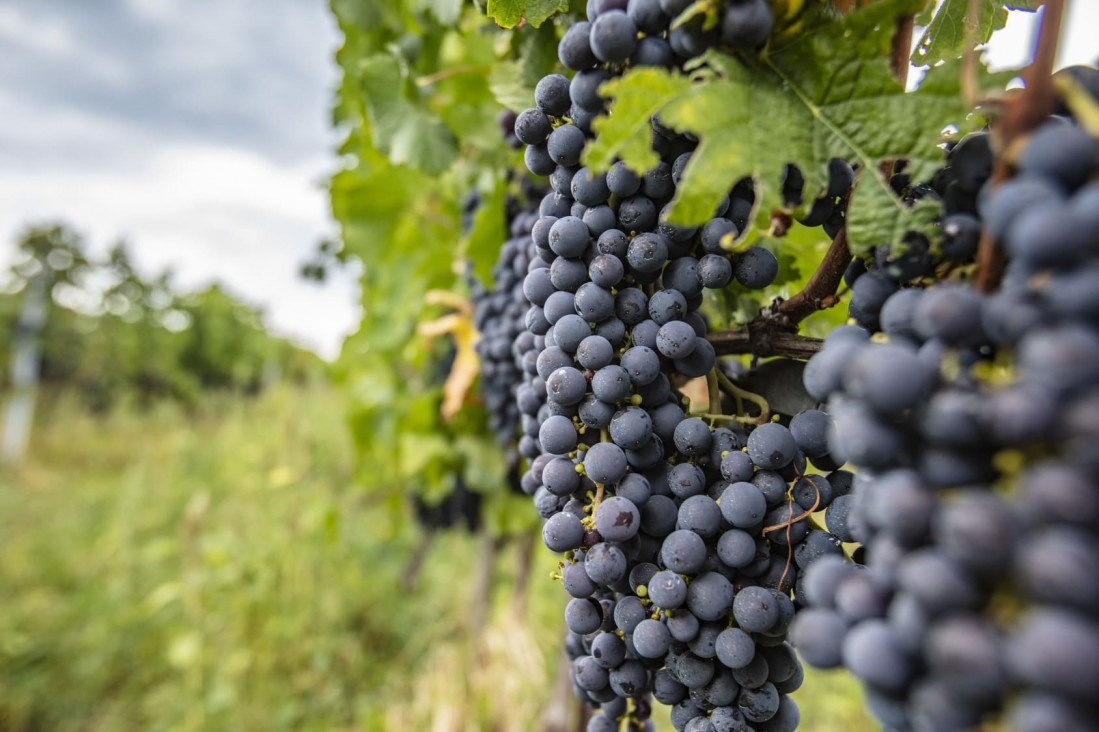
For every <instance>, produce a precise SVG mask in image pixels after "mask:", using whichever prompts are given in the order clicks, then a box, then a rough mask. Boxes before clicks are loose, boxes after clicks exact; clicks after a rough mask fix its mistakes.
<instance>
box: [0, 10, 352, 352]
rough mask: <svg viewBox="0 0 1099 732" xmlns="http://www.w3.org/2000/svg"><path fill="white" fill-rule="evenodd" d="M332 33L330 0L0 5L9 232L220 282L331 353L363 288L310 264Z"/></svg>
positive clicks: (0, 157) (192, 282)
mask: <svg viewBox="0 0 1099 732" xmlns="http://www.w3.org/2000/svg"><path fill="white" fill-rule="evenodd" d="M337 43H338V34H337V31H336V27H335V23H334V21H333V19H332V17H331V15H330V14H329V12H328V8H327V3H325V2H323V0H231V1H226V0H94V1H93V2H89V1H88V0H67V1H66V0H14V1H12V0H6V1H2V2H0V110H2V111H0V115H2V119H3V121H2V123H0V239H2V246H3V247H4V248H5V249H7V250H8V251H10V250H11V248H12V247H13V239H14V236H15V234H16V232H17V231H18V230H19V229H21V228H22V227H23V226H24V225H26V224H27V223H29V222H34V221H41V220H45V219H50V218H56V217H61V218H63V219H65V220H67V221H69V222H70V223H71V224H72V225H74V226H75V227H76V228H77V229H78V230H80V231H82V232H84V233H85V234H86V235H88V237H89V240H90V243H91V245H92V247H93V249H94V250H97V251H102V250H103V249H104V248H105V247H106V246H108V245H109V244H110V243H111V242H113V241H114V240H115V239H117V238H118V237H119V236H125V237H126V238H127V239H129V240H130V241H131V243H132V245H133V249H134V251H135V254H136V259H137V261H138V264H139V266H142V267H143V268H145V269H147V270H148V271H157V270H159V269H160V268H162V267H164V266H168V265H171V266H172V267H174V268H175V269H176V270H177V271H178V272H179V275H180V277H179V279H180V282H181V283H182V284H184V285H186V286H199V285H201V284H204V283H206V282H209V281H211V280H213V279H219V280H222V281H223V282H225V283H227V284H228V286H229V288H230V289H231V290H232V291H234V292H235V293H237V294H238V295H239V296H240V297H242V298H243V299H245V300H246V301H248V302H251V303H254V304H259V305H262V306H263V307H264V309H265V310H266V312H267V315H268V321H269V323H270V324H271V325H272V326H273V327H274V328H275V329H276V330H278V331H279V332H281V333H284V334H288V335H292V336H293V337H294V338H295V339H296V340H299V341H300V342H302V343H303V344H304V345H307V346H309V347H311V348H314V349H316V350H318V351H320V352H321V353H323V354H324V355H326V356H330V357H331V356H334V355H336V353H337V352H338V348H339V344H340V341H341V340H342V337H343V335H344V334H346V333H347V332H349V331H350V330H352V329H353V328H354V327H355V326H356V325H357V322H358V294H357V289H356V285H355V284H354V277H352V276H346V275H345V276H343V277H337V278H336V279H335V280H334V281H333V282H330V283H329V284H326V285H324V286H316V285H312V284H309V283H306V282H304V281H302V280H300V279H299V278H298V276H297V267H298V264H299V263H300V262H301V261H302V260H304V259H306V258H307V257H308V256H309V253H310V252H311V251H312V249H313V247H314V246H315V245H316V242H317V241H318V240H320V239H321V238H322V237H324V236H326V235H331V234H332V233H333V232H334V231H335V227H334V225H333V224H332V223H331V221H330V220H329V217H328V203H327V196H326V193H325V190H324V180H325V177H326V176H327V175H328V174H329V173H330V172H331V171H332V169H333V166H334V164H335V156H334V155H333V153H332V150H333V148H334V146H335V144H336V137H335V135H334V133H333V132H332V131H331V130H330V128H329V124H328V120H329V108H330V106H331V101H332V93H333V88H334V85H335V83H336V81H337V78H338V76H337V68H336V66H335V62H334V60H333V53H334V51H335V48H336V45H337Z"/></svg>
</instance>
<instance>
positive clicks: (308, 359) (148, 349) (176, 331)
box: [0, 225, 324, 408]
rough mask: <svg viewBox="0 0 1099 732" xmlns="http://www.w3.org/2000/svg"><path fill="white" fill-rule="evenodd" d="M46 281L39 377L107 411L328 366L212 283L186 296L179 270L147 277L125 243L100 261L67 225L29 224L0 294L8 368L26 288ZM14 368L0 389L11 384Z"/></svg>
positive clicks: (251, 388) (255, 384) (250, 385)
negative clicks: (132, 401)
mask: <svg viewBox="0 0 1099 732" xmlns="http://www.w3.org/2000/svg"><path fill="white" fill-rule="evenodd" d="M32 277H44V278H45V279H46V288H45V289H46V291H47V292H49V293H50V295H51V300H52V307H51V308H50V311H49V315H48V317H47V319H46V325H45V327H44V329H43V331H42V333H41V334H40V337H39V339H38V340H39V348H40V351H41V353H42V365H41V379H42V381H43V382H45V383H47V384H50V385H67V386H73V387H76V388H78V389H80V390H81V393H82V394H83V395H84V397H85V399H86V400H87V402H88V403H89V404H91V405H92V406H94V407H97V408H107V407H110V406H111V405H113V404H116V403H117V402H118V401H120V400H121V399H123V398H127V399H128V398H136V399H138V400H139V401H141V402H142V403H146V404H148V403H150V402H151V401H152V400H153V399H155V398H157V397H171V398H174V399H179V400H181V401H184V402H189V403H190V402H194V401H196V400H197V399H198V398H199V395H200V394H201V393H202V392H203V391H205V390H210V389H219V390H230V391H240V392H248V393H255V392H257V391H259V390H260V389H262V388H263V387H264V386H266V385H268V384H270V383H273V382H275V381H278V380H280V379H289V380H292V381H298V382H300V381H305V380H308V379H310V378H314V377H316V376H318V375H320V374H321V373H322V372H323V370H324V364H323V363H322V362H321V360H320V359H319V358H318V357H317V356H315V355H314V354H312V353H310V352H308V351H305V350H303V349H301V348H298V347H297V346H295V345H293V344H292V343H290V342H288V341H286V340H284V339H281V338H277V337H275V336H272V335H271V334H270V333H268V332H267V330H266V329H265V327H264V325H263V322H262V319H261V313H260V311H259V310H257V309H255V308H253V307H251V306H248V305H245V304H244V303H242V302H240V301H239V300H237V299H236V298H234V297H233V296H232V295H230V294H229V293H227V292H226V291H225V290H224V289H222V288H221V287H220V286H219V285H217V284H213V285H210V286H208V287H207V288H206V289H203V290H201V291H198V292H191V293H185V292H181V291H180V290H179V288H178V287H177V286H176V285H175V283H174V282H173V279H172V273H171V271H165V272H162V273H160V274H159V275H157V276H155V277H152V278H149V277H146V276H143V275H142V274H141V273H139V272H138V271H137V270H136V269H135V268H134V265H133V261H132V259H131V257H130V253H129V250H128V248H127V246H126V244H125V243H124V242H119V243H117V244H115V245H114V246H112V247H111V248H110V250H109V251H108V252H107V254H106V256H105V257H103V258H102V259H101V260H96V259H94V258H92V257H90V256H89V255H88V254H87V251H86V246H85V243H84V241H83V239H82V238H81V236H80V235H79V234H78V233H76V232H75V231H73V230H72V229H70V228H68V227H66V226H63V225H48V226H41V227H34V228H30V229H28V230H27V231H26V233H25V234H24V235H22V236H21V237H20V239H19V243H18V245H17V252H16V260H15V262H14V264H13V265H12V267H11V270H10V272H9V273H8V277H7V281H6V282H5V287H4V290H3V291H2V292H0V364H5V365H6V364H7V363H8V362H9V359H10V355H11V348H12V344H13V337H14V333H15V329H16V322H17V319H18V313H19V309H20V305H21V300H22V296H23V291H24V289H25V288H26V285H27V283H28V281H29V280H30V279H31V278H32ZM7 378H8V374H7V372H6V371H4V372H3V373H0V387H4V386H6V385H7V381H6V379H7Z"/></svg>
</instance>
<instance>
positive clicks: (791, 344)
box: [706, 328, 824, 358]
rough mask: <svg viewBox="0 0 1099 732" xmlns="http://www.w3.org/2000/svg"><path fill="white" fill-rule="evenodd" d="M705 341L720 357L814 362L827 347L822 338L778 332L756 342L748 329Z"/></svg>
mask: <svg viewBox="0 0 1099 732" xmlns="http://www.w3.org/2000/svg"><path fill="white" fill-rule="evenodd" d="M706 339H707V340H708V341H710V344H711V345H712V346H713V347H714V351H715V352H716V353H717V355H719V356H732V355H737V354H745V353H750V354H752V355H753V356H761V357H767V356H786V357H788V358H811V357H812V356H813V354H814V353H816V352H817V351H819V350H820V348H821V344H823V343H824V341H822V340H821V339H820V338H809V337H807V336H800V335H798V334H796V333H790V332H789V331H786V330H776V331H774V332H772V333H769V334H768V335H767V336H766V337H763V338H761V337H756V338H753V336H752V332H751V331H750V330H749V329H748V328H741V329H738V330H717V331H714V332H713V333H710V334H709V335H708V336H706Z"/></svg>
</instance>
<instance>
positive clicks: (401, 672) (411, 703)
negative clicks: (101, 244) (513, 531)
mask: <svg viewBox="0 0 1099 732" xmlns="http://www.w3.org/2000/svg"><path fill="white" fill-rule="evenodd" d="M340 404H341V401H340V396H339V394H338V393H336V392H335V391H333V390H331V389H328V388H324V387H317V388H313V389H309V390H289V389H286V390H274V391H271V392H269V393H267V394H265V395H263V396H262V397H260V398H258V399H255V400H243V399H237V398H229V399H226V400H225V401H224V402H222V403H217V402H211V403H210V404H207V405H206V406H205V407H204V408H203V409H202V410H199V411H198V412H191V413H185V412H183V411H181V410H179V409H177V408H174V407H172V406H171V405H160V406H158V407H157V408H155V409H153V410H152V411H148V412H142V413H137V412H134V411H130V410H126V409H121V410H119V411H117V412H115V413H112V414H109V415H106V416H103V415H100V416H94V415H90V414H88V413H86V412H84V411H82V410H81V409H80V408H79V407H77V406H76V403H75V401H72V400H67V399H64V398H59V399H56V400H54V402H53V403H51V404H49V405H48V406H47V407H46V408H45V409H43V415H42V419H41V420H40V422H39V425H38V428H37V430H36V432H35V435H34V440H33V446H32V452H31V454H30V455H29V456H28V459H27V460H26V461H25V463H24V465H23V466H21V467H20V468H19V469H18V470H8V471H6V472H0V547H3V551H0V598H2V599H0V603H2V608H3V610H2V612H0V729H3V730H51V731H52V730H61V731H64V730H97V731H100V730H102V731H108V730H109V731H112V732H113V731H115V730H118V731H122V730H127V731H128V730H188V731H189V730H278V729H295V730H297V729H302V730H397V729H417V730H433V731H434V730H439V731H440V732H447V731H449V730H462V731H465V730H490V729H491V730H529V729H536V728H538V727H539V726H540V724H539V722H538V720H540V719H542V715H543V714H544V713H545V711H546V708H547V705H548V704H549V699H550V693H551V691H552V687H553V679H554V673H555V669H556V662H557V659H558V653H559V648H560V638H561V632H562V623H561V608H562V607H563V605H564V601H565V597H564V592H563V591H562V590H561V589H560V587H559V585H557V584H556V583H554V582H552V581H551V580H550V579H549V572H550V570H551V569H552V568H553V567H554V566H555V560H554V558H553V556H552V555H550V554H549V553H548V552H547V551H545V550H544V549H542V548H541V547H540V546H539V547H538V549H537V550H536V551H535V553H534V559H533V565H532V566H533V569H532V571H531V575H530V588H529V591H528V592H527V593H525V594H517V593H516V591H515V578H516V575H517V571H518V570H517V566H518V557H519V554H520V552H519V551H518V543H519V542H515V541H513V542H510V543H507V544H504V545H501V546H492V547H488V546H486V545H484V544H482V543H480V542H481V539H480V538H479V537H476V536H470V535H468V534H463V533H457V532H441V533H439V534H437V535H436V537H435V539H434V541H433V543H432V545H431V548H430V550H429V552H428V555H427V561H426V562H425V564H424V566H423V570H422V574H421V577H420V581H419V582H418V584H417V585H416V587H415V588H413V589H411V590H408V591H406V590H403V589H401V585H400V579H401V578H402V577H403V576H404V574H405V571H406V567H407V565H408V561H409V558H410V556H411V555H412V553H413V551H414V548H415V546H416V544H417V543H418V541H419V532H418V529H416V528H415V527H414V526H413V525H412V524H411V523H409V522H408V521H407V520H405V519H404V513H403V512H402V511H400V510H399V507H397V508H395V507H394V506H393V505H392V503H391V502H383V501H379V500H377V498H375V497H372V496H370V495H364V494H363V492H362V491H361V490H360V489H358V488H356V487H355V486H354V485H352V483H351V481H352V476H353V474H354V469H353V468H354V454H353V449H352V446H351V445H350V444H349V440H348V436H347V431H346V428H345V423H344V419H343V414H342V412H341V406H340ZM538 543H539V544H540V542H538ZM490 558H492V566H493V583H492V587H493V592H492V602H491V610H490V612H489V615H488V618H487V620H486V621H485V623H484V624H483V627H480V628H474V627H472V626H473V625H474V624H475V623H476V620H475V619H474V618H473V617H471V608H472V606H473V605H474V603H473V602H472V600H473V596H474V594H475V585H476V583H475V581H474V580H473V575H474V574H475V571H476V569H477V567H478V566H479V565H481V564H482V563H483V562H486V561H489V559H490ZM810 695H811V696H810ZM795 698H797V699H798V701H799V703H800V704H801V706H802V710H803V717H804V719H805V724H804V725H803V729H807V730H837V729H843V730H863V729H871V728H872V727H871V726H870V725H869V723H868V722H867V721H866V718H865V716H864V715H863V714H862V712H861V709H860V707H859V704H858V702H857V701H856V700H855V697H854V696H853V686H852V683H851V681H850V680H849V679H848V678H846V677H844V676H836V675H828V676H826V677H825V678H823V679H819V678H815V677H811V678H810V680H809V681H807V683H806V686H805V690H803V691H801V692H799V693H798V694H797V696H796V697H795ZM658 716H659V715H658ZM663 728H664V729H670V726H668V725H666V724H665V725H664V726H663Z"/></svg>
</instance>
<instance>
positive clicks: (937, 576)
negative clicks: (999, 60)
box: [792, 118, 1099, 732]
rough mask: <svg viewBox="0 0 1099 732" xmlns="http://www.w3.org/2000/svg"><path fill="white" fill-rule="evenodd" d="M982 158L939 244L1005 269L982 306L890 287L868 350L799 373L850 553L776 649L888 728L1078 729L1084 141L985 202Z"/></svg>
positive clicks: (1022, 164)
mask: <svg viewBox="0 0 1099 732" xmlns="http://www.w3.org/2000/svg"><path fill="white" fill-rule="evenodd" d="M979 140H981V138H973V137H970V138H966V139H965V140H963V141H962V144H960V145H959V146H958V147H956V148H955V149H954V150H953V151H952V154H951V157H952V160H953V161H954V162H952V163H951V167H952V168H956V170H955V174H956V175H957V176H959V177H958V178H957V180H967V181H968V182H967V183H966V184H965V190H964V191H962V192H963V193H965V194H966V196H968V198H967V199H966V200H967V205H969V204H970V203H972V205H973V207H972V208H971V209H969V210H967V211H966V212H963V213H955V214H952V215H947V216H946V217H945V218H944V219H943V227H944V237H945V238H946V239H947V240H948V241H949V238H950V231H948V230H947V228H948V227H949V226H950V222H951V221H952V216H955V217H956V216H962V215H964V216H973V217H974V220H975V221H977V223H976V225H975V228H976V231H977V233H976V235H974V240H973V248H975V247H976V237H979V235H980V232H981V231H982V230H983V231H985V232H986V233H987V234H988V235H989V236H991V237H993V239H994V240H995V241H997V242H998V243H999V245H1000V246H1002V247H1003V249H1004V251H1005V252H1006V255H1007V257H1008V264H1007V269H1006V273H1005V276H1004V279H1003V283H1002V286H1001V288H1000V290H999V291H998V292H996V293H995V294H991V295H981V294H978V293H977V292H976V291H975V289H974V288H973V286H972V285H971V283H969V282H966V281H964V280H958V281H953V282H942V283H937V284H934V285H932V286H928V287H894V290H895V291H894V292H892V294H889V295H888V297H885V298H883V302H882V304H881V307H880V310H879V311H878V312H877V313H876V314H875V317H874V318H873V319H872V320H871V321H869V322H868V321H866V320H863V319H862V318H860V319H859V320H860V321H861V322H864V324H871V325H872V326H873V329H874V330H875V331H880V333H882V334H884V336H885V338H884V339H883V338H882V337H881V336H877V337H875V338H874V339H873V340H871V339H870V336H871V333H870V332H869V331H867V330H865V329H863V328H860V327H855V326H845V327H842V328H840V329H837V330H836V331H834V332H833V333H832V334H831V335H830V336H829V337H828V339H827V340H826V341H825V346H824V348H823V350H822V351H821V352H820V353H819V354H817V355H816V356H814V357H813V358H812V359H811V360H810V361H809V364H808V366H807V367H806V370H805V374H804V376H805V386H806V388H807V389H808V391H809V392H810V393H811V394H813V396H815V397H817V398H819V399H821V400H827V402H828V408H829V410H830V411H831V413H832V414H833V415H834V417H835V428H834V431H833V432H832V434H831V436H830V438H829V443H828V444H829V446H830V448H831V449H832V450H833V452H834V453H835V454H836V455H839V456H842V458H844V459H847V460H849V461H850V463H851V464H853V465H854V466H856V467H857V468H858V472H857V476H856V478H855V480H854V491H853V493H852V495H851V496H850V497H849V498H848V499H847V501H848V505H847V506H846V507H845V510H844V511H843V512H842V515H836V516H835V517H833V515H832V511H834V510H835V508H836V506H835V504H833V506H832V508H830V509H829V513H828V514H827V524H828V527H829V528H830V529H831V530H832V531H833V532H834V533H836V534H837V535H838V536H840V537H841V538H842V539H843V540H844V541H856V542H859V543H860V544H861V545H862V549H860V550H859V552H858V554H857V555H856V556H857V558H858V559H859V560H860V563H859V564H852V563H849V562H846V561H844V560H843V559H842V558H839V557H836V558H829V559H827V560H824V561H821V562H820V563H819V564H818V565H816V566H815V567H814V568H813V569H812V570H811V571H810V572H809V573H808V574H807V577H806V587H805V590H806V599H807V601H808V602H809V604H810V605H811V606H812V608H811V609H809V610H807V611H803V612H802V613H800V614H799V616H798V618H797V619H796V620H795V622H794V626H793V630H792V639H793V641H794V643H795V645H796V646H797V648H798V650H799V652H800V654H801V655H802V657H803V658H804V659H805V660H807V661H808V662H809V663H811V664H813V665H816V666H821V667H825V668H831V667H836V666H841V665H842V666H845V667H846V668H848V669H849V670H850V671H852V672H853V673H854V674H855V675H856V676H857V677H858V678H859V679H860V680H861V681H862V682H863V683H864V685H865V688H866V693H867V699H868V703H869V706H870V709H871V710H872V711H873V713H874V714H875V715H876V716H877V717H878V718H879V719H880V720H881V721H882V722H883V724H884V725H885V726H886V727H887V728H889V729H895V730H962V729H969V728H972V727H974V726H976V725H978V724H980V723H982V721H984V720H987V719H989V718H995V717H996V716H998V715H1000V714H1004V715H1005V719H1006V724H1007V726H1008V727H1009V728H1011V729H1013V730H1019V731H1020V732H1021V731H1023V730H1025V731H1027V732H1035V731H1045V730H1050V731H1052V730H1084V729H1094V728H1095V719H1096V714H1097V713H1099V708H1097V707H1096V703H1097V700H1096V696H1095V691H1096V690H1097V689H1099V593H1097V592H1096V589H1095V587H1096V585H1095V577H1096V576H1099V480H1097V476H1099V297H1097V294H1099V141H1097V140H1096V139H1095V138H1093V137H1091V136H1090V135H1089V134H1088V133H1087V132H1086V131H1085V130H1084V129H1083V128H1082V127H1080V126H1077V125H1076V124H1074V123H1073V122H1072V121H1071V120H1066V119H1064V118H1051V119H1049V121H1047V122H1046V123H1044V124H1043V125H1041V126H1040V127H1038V128H1037V129H1036V130H1034V131H1033V132H1032V133H1031V134H1030V135H1029V137H1028V139H1027V140H1026V143H1025V145H1023V146H1021V148H1020V149H1019V151H1018V155H1017V157H1016V159H1015V162H1016V170H1015V175H1014V176H1013V177H1012V178H1010V179H1009V180H1007V181H1006V182H1004V183H1003V184H1001V185H999V186H997V187H995V188H992V189H988V188H987V187H985V186H984V183H983V179H984V178H987V175H988V173H987V169H988V168H989V167H990V165H991V158H990V156H989V155H988V154H986V153H985V152H984V151H983V150H984V147H985V146H987V139H985V140H984V142H979V145H980V149H981V152H980V154H979V155H976V154H974V157H975V158H979V159H980V160H981V161H982V162H981V163H980V165H976V164H975V166H976V167H974V168H972V169H970V168H968V167H966V168H965V171H968V172H964V171H963V170H962V167H963V166H962V164H961V163H960V162H958V160H959V156H962V157H964V158H965V160H966V161H967V163H966V165H968V164H969V161H971V158H970V153H969V152H966V151H965V150H964V149H963V145H968V144H978V141H979ZM974 149H976V148H974ZM963 153H964V155H963ZM986 162H987V165H986V164H985V163H986ZM959 197H960V196H959ZM946 200H949V199H948V198H947V197H944V201H946ZM978 216H979V218H976V217H978ZM973 226H974V225H972V224H967V225H966V227H967V228H973ZM969 249H970V247H969V245H968V244H967V247H966V250H967V252H968V251H969ZM967 256H968V255H967ZM868 276H870V275H869V274H864V275H862V277H864V278H865V277H868ZM860 281H861V280H860ZM856 284H857V283H856ZM856 317H857V316H856ZM833 518H834V519H835V520H833Z"/></svg>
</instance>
